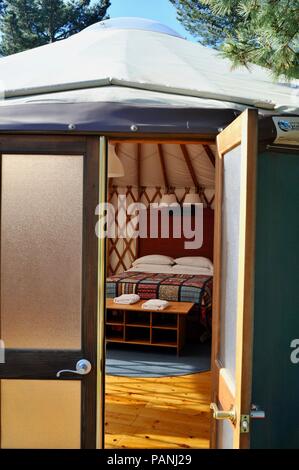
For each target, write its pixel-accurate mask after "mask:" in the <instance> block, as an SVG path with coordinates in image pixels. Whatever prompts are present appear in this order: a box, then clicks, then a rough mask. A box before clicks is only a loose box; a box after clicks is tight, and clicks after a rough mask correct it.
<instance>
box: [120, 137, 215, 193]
mask: <svg viewBox="0 0 299 470" xmlns="http://www.w3.org/2000/svg"><path fill="white" fill-rule="evenodd" d="M210 147H211V150H212V152H213V153H214V155H216V152H217V150H216V146H214V145H211V146H210ZM186 148H187V151H188V154H189V157H190V160H191V163H192V167H193V170H194V173H195V175H196V178H197V181H198V185H199V186H200V187H203V188H206V189H213V188H214V186H215V167H214V166H213V164H212V163H211V161H210V159H209V157H208V155H207V153H206V151H205V150H204V148H203V146H202V145H200V144H188V145H186ZM162 151H163V157H164V162H165V170H166V174H167V178H168V182H169V186H170V187H175V188H185V187H189V188H194V182H193V180H192V177H191V175H190V172H189V170H188V167H187V165H186V161H185V159H184V155H183V153H182V150H181V148H180V145H178V144H171V143H167V144H165V143H164V144H163V145H162ZM117 154H118V156H119V158H120V160H121V161H122V162H123V164H124V168H125V176H124V177H122V178H113V184H114V185H116V186H120V187H122V186H135V187H138V163H137V155H138V149H137V144H135V143H121V142H120V143H118V146H117ZM140 185H141V186H146V187H155V186H160V187H162V188H163V187H165V182H164V178H163V172H162V167H161V162H160V158H159V153H158V149H157V144H156V143H146V144H142V145H141V152H140Z"/></svg>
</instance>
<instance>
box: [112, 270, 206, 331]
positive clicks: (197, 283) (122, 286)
mask: <svg viewBox="0 0 299 470" xmlns="http://www.w3.org/2000/svg"><path fill="white" fill-rule="evenodd" d="M212 287H213V277H211V276H203V275H191V274H160V273H159V274H149V273H144V272H127V271H126V272H124V273H121V274H117V275H115V276H111V277H109V278H108V279H107V284H106V295H107V297H112V298H114V297H118V296H119V295H122V294H138V295H139V296H140V298H141V299H162V300H169V301H175V302H193V303H194V304H196V308H197V309H198V310H199V311H200V317H201V322H202V323H203V324H204V325H205V326H207V327H210V325H211V311H212Z"/></svg>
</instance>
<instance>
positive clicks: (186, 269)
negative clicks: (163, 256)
mask: <svg viewBox="0 0 299 470" xmlns="http://www.w3.org/2000/svg"><path fill="white" fill-rule="evenodd" d="M171 272H172V273H173V274H200V275H202V276H213V269H211V268H196V267H195V266H182V265H181V264H175V265H174V266H172V267H171Z"/></svg>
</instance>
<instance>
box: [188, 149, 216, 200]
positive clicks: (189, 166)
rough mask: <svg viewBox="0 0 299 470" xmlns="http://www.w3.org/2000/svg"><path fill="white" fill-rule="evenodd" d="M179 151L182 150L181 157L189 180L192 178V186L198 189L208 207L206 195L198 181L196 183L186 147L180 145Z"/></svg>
mask: <svg viewBox="0 0 299 470" xmlns="http://www.w3.org/2000/svg"><path fill="white" fill-rule="evenodd" d="M181 150H182V153H183V155H184V159H185V162H186V165H187V167H188V170H189V173H190V176H191V178H192V181H193V184H194V186H195V187H196V188H197V189H198V191H199V193H200V195H202V197H203V198H204V200H205V203H206V204H207V206H208V207H209V201H208V199H207V197H206V195H205V192H204V189H203V187H202V186H201V185H200V184H199V181H198V179H197V176H196V173H195V170H194V168H193V165H192V161H191V158H190V155H189V152H188V149H187V147H186V145H184V144H181Z"/></svg>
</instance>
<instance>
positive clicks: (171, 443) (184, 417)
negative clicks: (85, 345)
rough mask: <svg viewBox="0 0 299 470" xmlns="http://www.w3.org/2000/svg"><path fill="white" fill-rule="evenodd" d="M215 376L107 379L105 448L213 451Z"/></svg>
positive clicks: (208, 374) (109, 377)
mask: <svg viewBox="0 0 299 470" xmlns="http://www.w3.org/2000/svg"><path fill="white" fill-rule="evenodd" d="M210 398H211V373H210V372H207V373H200V374H193V375H185V376H181V377H160V378H130V377H113V376H107V377H106V419H105V430H106V448H108V449H112V448H116V449H122V448H124V449H189V448H191V449H201V448H208V447H209V433H210V416H211V415H210V409H209V405H210V401H211V400H210Z"/></svg>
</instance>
